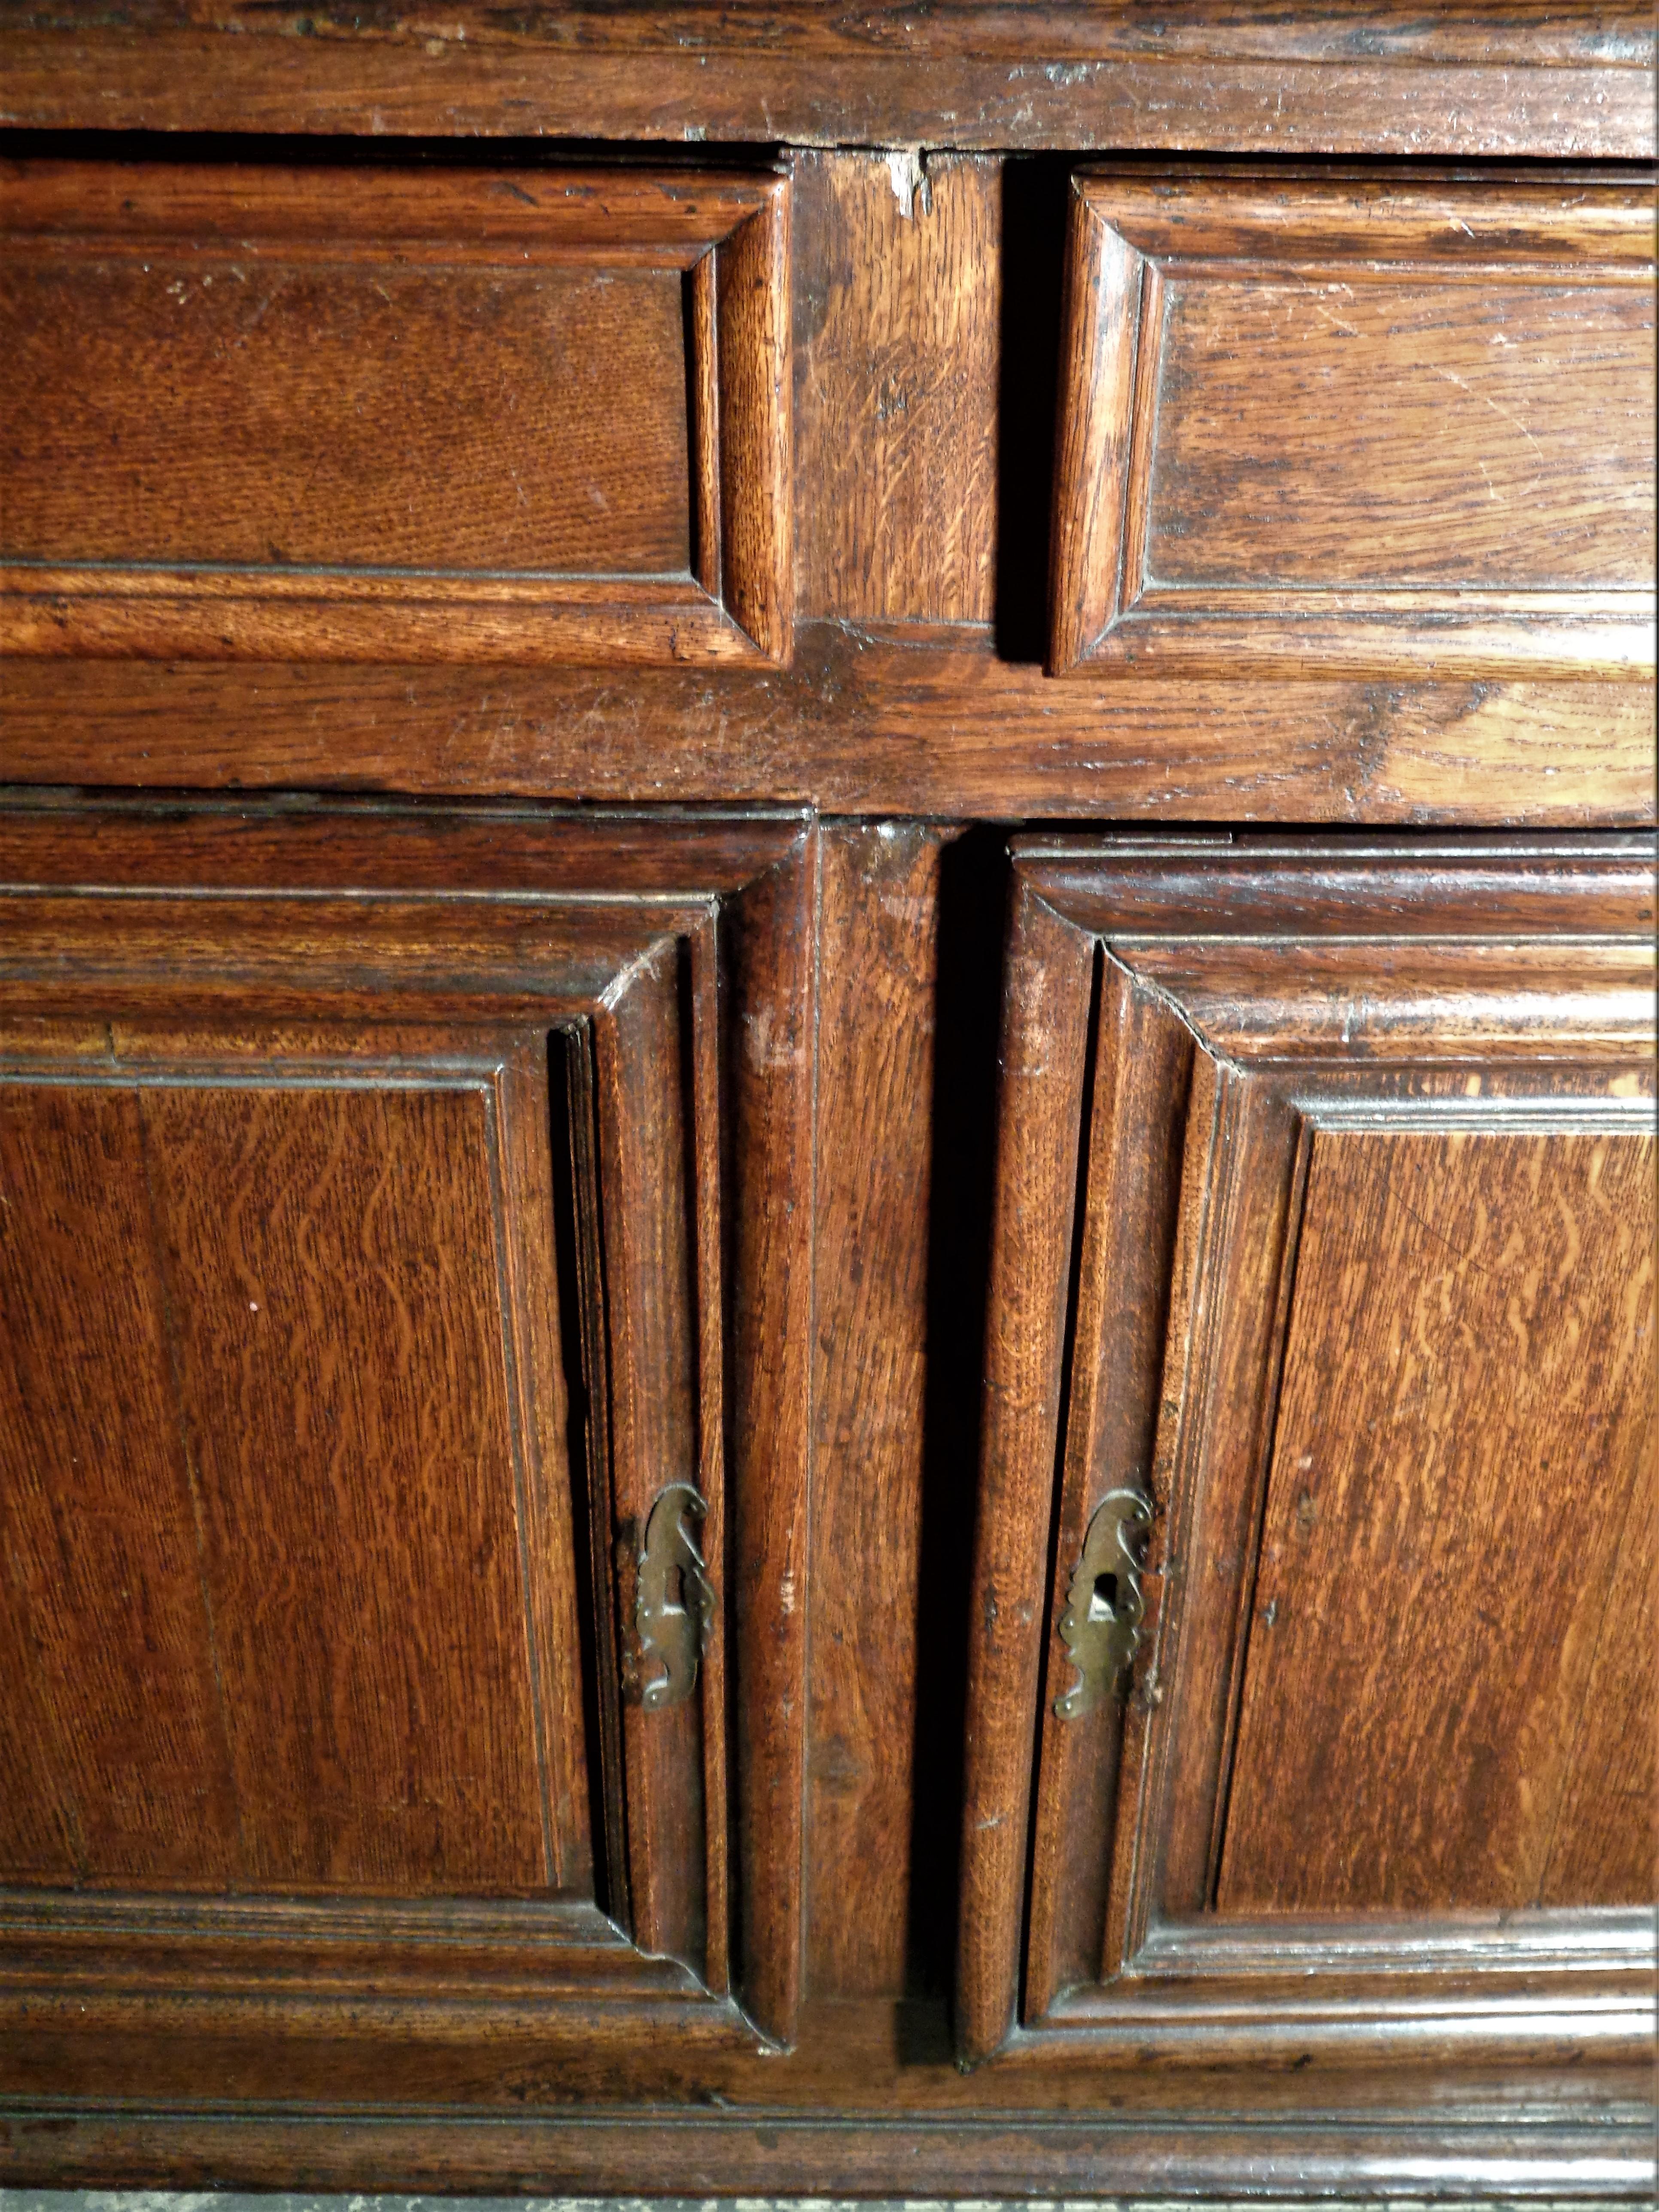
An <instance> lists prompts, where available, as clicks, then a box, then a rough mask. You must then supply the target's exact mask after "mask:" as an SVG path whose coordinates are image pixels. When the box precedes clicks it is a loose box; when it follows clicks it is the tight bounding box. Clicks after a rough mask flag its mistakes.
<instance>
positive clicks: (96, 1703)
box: [0, 1082, 238, 1885]
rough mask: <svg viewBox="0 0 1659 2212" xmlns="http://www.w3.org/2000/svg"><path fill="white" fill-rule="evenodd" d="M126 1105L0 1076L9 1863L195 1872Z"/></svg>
mask: <svg viewBox="0 0 1659 2212" xmlns="http://www.w3.org/2000/svg"><path fill="white" fill-rule="evenodd" d="M142 1106H143V1100H142V1097H141V1096H140V1095H139V1094H137V1093H136V1092H134V1091H130V1090H129V1091H113V1090H107V1089H102V1088H91V1087H85V1088H82V1087H77V1088H75V1089H68V1088H57V1087H54V1088H50V1089H49V1088H46V1087H42V1086H35V1085H27V1086H26V1085H14V1084H5V1083H3V1082H0V1196H3V1200H4V1204H3V1206H0V1314H3V1328H4V1334H5V1340H6V1343H7V1346H8V1348H9V1358H8V1359H7V1361H6V1362H5V1364H4V1366H3V1369H0V1394H3V1396H0V1404H3V1413H0V1472H3V1482H0V1527H3V1530H4V1551H5V1559H6V1601H5V1604H4V1605H3V1607H0V1648H3V1650H4V1654H5V1668H4V1675H5V1680H6V1683H7V1685H8V1691H7V1694H6V1696H5V1698H4V1699H0V1732H3V1739H0V1740H3V1753H0V1756H3V1761H4V1771H5V1774H6V1777H7V1787H6V1789H5V1790H4V1792H3V1805H4V1811H3V1814H0V1821H3V1827H0V1854H3V1863H4V1864H5V1866H6V1868H7V1869H8V1871H9V1875H10V1876H11V1878H12V1879H13V1880H22V1881H49V1882H54V1883H70V1882H100V1881H102V1882H111V1881H114V1882H121V1881H128V1882H144V1883H147V1884H153V1885H165V1884H167V1883H168V1882H171V1881H181V1880H182V1881H186V1882H188V1881H191V1880H192V1879H193V1880H194V1881H197V1882H203V1883H213V1882H215V1881H228V1879H229V1878H230V1876H231V1875H232V1874H233V1873H234V1870H235V1869H236V1866H237V1861H238V1848H237V1833H236V1811H235V1804H234V1790H233V1788H232V1783H231V1775H230V1766H229V1758H228V1749H227V1746H226V1741H225V1735H224V1728H223V1716H222V1707H221V1705H220V1702H219V1698H218V1692H217V1689H216V1684H215V1681H214V1674H213V1666H212V1652H211V1646H210V1639H209V1636H208V1632H207V1620H206V1614H205V1604H204V1589H203V1586H202V1582H201V1575H200V1565H199V1559H198V1554H197V1535H196V1528H195V1525H194V1509H193V1501H192V1497H191V1476H190V1470H189V1468H188V1466H187V1463H186V1461H185V1450H184V1440H183V1438H182V1437H181V1435H180V1433H179V1419H178V1406H177V1401H176V1398H175V1395H174V1389H173V1376H172V1373H171V1372H170V1370H169V1365H168V1359H167V1349H168V1340H169V1336H170V1331H169V1328H168V1326H167V1310H166V1306H167V1293H166V1286H165V1285H164V1283H163V1281H162V1279H161V1270H160V1264H159V1261H160V1255H159V1253H158V1251H157V1249H156V1240H155V1226H154V1218H153V1212H152V1206H153V1200H152V1195H151V1193H150V1190H149V1188H148V1185H147V1178H146V1173H145V1160H144V1148H143V1131H142V1127H141V1120H140V1116H141V1110H142Z"/></svg>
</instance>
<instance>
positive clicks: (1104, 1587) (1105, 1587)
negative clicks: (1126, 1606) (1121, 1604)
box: [1089, 1574, 1117, 1620]
mask: <svg viewBox="0 0 1659 2212" xmlns="http://www.w3.org/2000/svg"><path fill="white" fill-rule="evenodd" d="M1089 1618H1090V1620H1116V1619H1117V1577H1116V1576H1115V1575H1110V1574H1107V1575H1097V1576H1096V1577H1095V1586H1094V1589H1093V1591H1092V1592H1091V1595H1090V1599H1089Z"/></svg>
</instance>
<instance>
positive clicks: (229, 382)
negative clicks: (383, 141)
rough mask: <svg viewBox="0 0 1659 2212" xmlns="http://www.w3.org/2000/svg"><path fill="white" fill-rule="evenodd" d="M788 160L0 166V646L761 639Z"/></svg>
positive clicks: (293, 649)
mask: <svg viewBox="0 0 1659 2212" xmlns="http://www.w3.org/2000/svg"><path fill="white" fill-rule="evenodd" d="M788 250H789V186H788V180H787V178H785V177H782V176H780V175H777V174H769V173H765V172H763V171H757V172H755V171H751V172H748V173H741V174H738V173H732V172H730V171H726V172H723V173H716V172H712V171H708V170H702V171H691V170H686V169H678V170H664V169H649V168H623V167H608V168H599V169H593V168H586V169H584V168H574V167H568V166H566V165H558V166H555V167H520V168H517V169H496V170H481V169H462V168H455V167H435V168H426V169H420V170H411V169H407V168H404V169H398V168H386V167H376V166H365V165H361V164H354V165H353V166H352V167H349V168H344V169H341V168H320V167H297V166H296V167H283V168H279V167H256V166H242V165H237V164H224V165H207V164H200V165H195V166H184V165H179V164H173V163H164V162H144V163H127V162H117V161H12V162H6V163H0V352H3V354H4V356H5V360H6V374H5V377H4V379H3V380H0V447H3V450H4V452H5V455H6V501H5V507H4V509H3V513H0V653H4V652H12V653H27V654H30V655H33V656H40V655H43V654H46V655H57V654H82V653H89V654H98V655H114V656H118V657H137V658H139V659H143V658H147V657H148V658H151V659H178V658H188V659H204V660H222V659H256V660H281V659H295V660H325V661H326V660H348V661H349V660H358V661H381V662H385V661H388V660H398V661H476V660H488V661H493V662H501V661H513V662H525V661H532V662H546V661H568V660H599V661H603V662H605V664H607V665H613V664H615V663H616V662H618V661H623V662H632V663H646V664H653V663H654V664H658V665H661V664H669V663H684V662H691V663H694V664H696V663H702V664H707V663H709V662H711V661H722V662H725V661H733V660H736V661H750V662H753V661H758V660H773V661H787V659H788V658H789V651H790V629H791V621H792V611H793V605H794V586H793V569H792V563H791V523H790V513H791V509H790V494H789V482H790V478H789V471H790V428H789V422H790V418H789V394H790V384H789V373H788V360H789V354H788V289H789V286H788Z"/></svg>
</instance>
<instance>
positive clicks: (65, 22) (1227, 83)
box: [0, 0, 1655, 160]
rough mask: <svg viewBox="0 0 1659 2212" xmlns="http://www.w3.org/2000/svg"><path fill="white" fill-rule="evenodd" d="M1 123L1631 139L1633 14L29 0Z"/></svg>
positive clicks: (1256, 139)
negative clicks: (36, 0)
mask: <svg viewBox="0 0 1659 2212" xmlns="http://www.w3.org/2000/svg"><path fill="white" fill-rule="evenodd" d="M7 17H8V20H7V21H6V23H5V25H4V27H3V30H0V124H5V125H12V126H16V127H24V128H36V129H52V130H83V129H94V130H100V131H111V130H114V131H238V132H246V131H264V132H282V131H305V132H311V133H323V134H346V135H351V134H365V135H374V136H381V135H388V134H389V135H393V136H396V135H401V134H416V135H428V136H429V135H440V136H441V135H448V134H455V135H459V136H468V137H471V136H475V135H483V136H489V137H580V138H587V139H592V138H597V137H603V138H612V139H630V138H637V139H646V140H656V141H664V140H682V141H684V140H687V139H690V140H697V141H701V140H703V139H708V140H710V141H720V140H725V141H727V142H735V141H743V140H749V141H754V142H759V143H780V142H783V141H792V142H794V143H799V144H809V145H810V144H843V145H844V144H862V145H878V146H879V145H885V146H899V147H903V146H910V147H915V146H925V147H927V148H929V149H933V148H940V149H944V148H952V147H961V148H1008V149H1040V148H1044V147H1059V148H1068V149H1077V150H1083V151H1088V150H1092V149H1112V150H1116V151H1133V150H1143V151H1159V150H1164V151H1167V150H1176V149H1191V150H1194V151H1205V152H1209V153H1219V154H1261V153H1273V154H1280V155H1298V154H1307V155H1330V154H1351V153H1362V154H1374V155H1418V156H1435V157H1443V156H1448V155H1449V156H1454V157H1463V156H1475V157H1499V158H1507V159H1513V158H1516V157H1522V158H1539V159H1552V158H1559V157H1564V156H1572V157H1574V158H1577V159H1584V158H1601V159H1612V160H1628V159H1650V158H1651V157H1652V155H1653V152H1654V145H1655V131H1654V94H1653V70H1654V25H1653V18H1652V13H1651V10H1650V9H1647V8H1645V7H1641V6H1637V5H1634V4H1631V0H1621V4H1620V5H1617V6H1614V7H1610V8H1607V7H1601V6H1598V5H1592V4H1590V0H1571V4H1566V5H1556V4H1550V0H1449V4H1446V5H1443V6H1438V7H1436V8H1434V9H1424V8H1422V7H1421V6H1419V5H1418V4H1416V0H1358V4H1356V5H1354V6H1352V7H1347V8H1342V9H1332V8H1330V7H1328V6H1326V5H1323V4H1314V0H1288V4H1285V5H1282V6H1279V7H1276V8H1272V9H1267V8H1263V7H1261V6H1260V5H1259V4H1255V0H1187V4H1183V5H1182V7H1181V8H1180V9H1176V10H1166V9H1148V8H1145V7H1140V6H1135V5H1132V4H1129V0H1082V4H1060V0H1036V4H1027V5H1014V4H1010V0H936V4H933V5H930V6H925V7H924V6H916V5H909V6H883V5H875V6H871V7H864V8H858V9H853V8H848V7H844V6H842V5H841V4H839V3H838V0H758V4H756V5H753V6H750V7H745V8H744V9H732V8H731V7H729V6H726V5H725V4H722V0H635V4H633V5H629V6H617V5H614V4H612V3H611V0H564V4H557V5H550V4H543V3H542V0H526V4H524V5H522V6H518V7H514V8H512V9H502V8H499V7H496V6H494V5H491V4H487V0H452V4H451V5H449V6H448V7H447V8H445V9H443V10H441V11H435V10H428V9H416V8H415V7H413V6H410V5H407V4H400V0H352V4H351V5H349V6H346V5H330V4H327V0H324V4H321V5H313V6H309V7H299V6H290V5H287V4H282V0H251V4H249V0H130V4H128V5H125V6H124V7H122V8H121V9H118V10H117V9H111V8H109V7H108V6H107V5H106V4H105V0H48V4H25V5H21V6H17V7H15V8H12V9H8V10H7Z"/></svg>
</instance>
